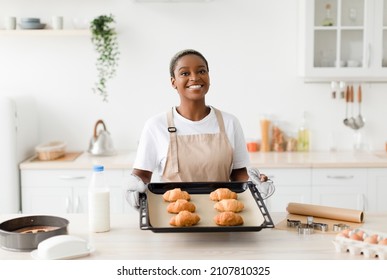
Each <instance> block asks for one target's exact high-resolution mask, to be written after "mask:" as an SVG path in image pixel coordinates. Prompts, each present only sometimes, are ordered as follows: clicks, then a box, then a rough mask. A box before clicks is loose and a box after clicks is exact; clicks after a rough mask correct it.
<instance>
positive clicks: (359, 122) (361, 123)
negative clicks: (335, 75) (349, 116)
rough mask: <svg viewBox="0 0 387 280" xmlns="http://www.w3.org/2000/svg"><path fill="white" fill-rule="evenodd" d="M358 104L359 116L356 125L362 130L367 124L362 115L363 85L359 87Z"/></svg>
mask: <svg viewBox="0 0 387 280" xmlns="http://www.w3.org/2000/svg"><path fill="white" fill-rule="evenodd" d="M357 102H358V104H359V115H358V116H357V118H356V119H355V122H356V125H357V127H358V128H362V127H363V126H364V124H365V120H364V118H363V116H362V115H361V102H362V90H361V85H359V88H358V90H357Z"/></svg>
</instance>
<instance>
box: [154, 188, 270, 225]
mask: <svg viewBox="0 0 387 280" xmlns="http://www.w3.org/2000/svg"><path fill="white" fill-rule="evenodd" d="M147 196H148V205H149V206H148V207H149V220H150V223H151V225H152V227H153V228H161V227H171V228H174V226H171V225H170V224H169V221H170V219H171V217H172V216H173V215H175V214H170V213H168V211H167V206H168V204H169V202H165V201H164V200H163V198H162V195H158V194H154V193H152V192H148V193H147ZM238 200H239V201H241V202H243V203H244V205H245V208H244V210H243V211H242V212H240V213H238V214H239V215H241V216H242V218H243V221H244V224H243V225H241V226H242V227H243V226H257V227H259V226H261V225H262V223H263V222H264V221H265V218H264V217H263V215H262V213H261V211H260V210H259V208H258V206H257V203H256V202H255V200H254V198H253V196H252V195H251V193H250V191H249V190H246V191H244V192H243V193H238ZM191 202H192V203H194V204H195V206H196V214H198V215H199V217H200V221H199V223H198V224H197V225H194V227H218V225H216V224H215V222H214V220H213V219H214V217H215V215H217V214H218V213H219V212H218V211H217V210H216V209H214V204H215V203H216V202H215V201H212V200H210V195H209V194H192V195H191Z"/></svg>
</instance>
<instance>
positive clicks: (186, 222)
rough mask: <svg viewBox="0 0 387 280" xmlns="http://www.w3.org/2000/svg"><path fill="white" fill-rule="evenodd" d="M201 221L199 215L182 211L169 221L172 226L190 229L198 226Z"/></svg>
mask: <svg viewBox="0 0 387 280" xmlns="http://www.w3.org/2000/svg"><path fill="white" fill-rule="evenodd" d="M199 221H200V217H199V215H198V214H195V213H191V212H189V211H187V210H183V211H180V212H179V214H177V215H175V216H173V217H172V218H171V220H170V221H169V224H170V225H171V226H177V227H189V226H193V225H196V224H197V223H198V222H199Z"/></svg>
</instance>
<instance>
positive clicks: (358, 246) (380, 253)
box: [333, 228, 387, 260]
mask: <svg viewBox="0 0 387 280" xmlns="http://www.w3.org/2000/svg"><path fill="white" fill-rule="evenodd" d="M360 231H362V232H363V240H354V239H351V238H349V237H345V236H342V235H340V234H338V235H337V236H336V238H335V240H333V244H334V245H335V249H336V252H339V253H350V254H352V255H363V256H364V257H366V258H379V259H381V260H386V259H387V245H380V244H372V243H367V242H365V241H364V239H365V238H366V237H369V236H372V235H374V234H377V235H378V240H381V239H383V238H386V237H387V233H383V232H375V231H370V230H366V229H362V228H358V229H356V230H351V231H350V232H349V236H351V235H352V234H356V233H358V232H360Z"/></svg>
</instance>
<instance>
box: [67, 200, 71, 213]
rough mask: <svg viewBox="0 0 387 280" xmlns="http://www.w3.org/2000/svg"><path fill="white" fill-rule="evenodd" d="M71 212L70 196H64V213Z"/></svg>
mask: <svg viewBox="0 0 387 280" xmlns="http://www.w3.org/2000/svg"><path fill="white" fill-rule="evenodd" d="M70 212H71V198H69V197H67V198H66V213H70Z"/></svg>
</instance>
